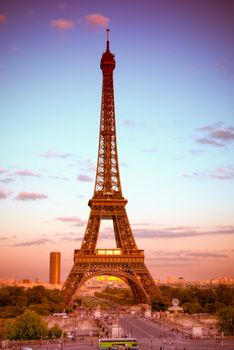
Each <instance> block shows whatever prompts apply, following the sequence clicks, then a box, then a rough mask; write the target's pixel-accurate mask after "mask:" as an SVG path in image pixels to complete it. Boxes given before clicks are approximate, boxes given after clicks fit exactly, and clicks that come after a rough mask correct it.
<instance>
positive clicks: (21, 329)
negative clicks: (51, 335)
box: [8, 310, 48, 340]
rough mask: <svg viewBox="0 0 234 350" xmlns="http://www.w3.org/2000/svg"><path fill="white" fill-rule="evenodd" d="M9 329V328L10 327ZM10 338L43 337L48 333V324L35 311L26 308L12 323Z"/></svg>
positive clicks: (27, 338)
mask: <svg viewBox="0 0 234 350" xmlns="http://www.w3.org/2000/svg"><path fill="white" fill-rule="evenodd" d="M8 329H9V328H8ZM8 334H9V338H10V339H25V340H29V339H41V338H42V337H45V336H47V335H48V327H47V324H46V323H45V322H44V321H43V319H42V318H41V316H39V315H37V314H36V313H35V312H34V311H30V310H26V311H25V312H24V313H23V314H22V315H20V316H18V317H17V318H16V319H15V322H14V323H12V332H11V333H8Z"/></svg>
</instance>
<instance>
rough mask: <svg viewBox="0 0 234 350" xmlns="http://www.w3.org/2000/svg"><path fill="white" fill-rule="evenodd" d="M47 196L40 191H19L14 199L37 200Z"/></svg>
mask: <svg viewBox="0 0 234 350" xmlns="http://www.w3.org/2000/svg"><path fill="white" fill-rule="evenodd" d="M46 198H48V196H46V195H45V194H42V193H35V192H20V193H19V194H18V195H17V196H16V197H15V199H16V200H18V201H37V200H40V199H46Z"/></svg>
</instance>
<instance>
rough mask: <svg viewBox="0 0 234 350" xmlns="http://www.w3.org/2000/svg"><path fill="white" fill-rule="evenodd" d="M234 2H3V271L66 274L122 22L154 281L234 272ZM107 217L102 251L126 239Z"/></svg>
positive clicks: (129, 184)
mask: <svg viewBox="0 0 234 350" xmlns="http://www.w3.org/2000/svg"><path fill="white" fill-rule="evenodd" d="M233 18H234V2H233V1H232V0H222V1H221V0H219V1H218V0H196V1H192V0H119V1H110V0H98V1H97V0H70V1H69V0H67V1H60V0H50V1H46V0H41V1H36V0H34V1H33V0H30V1H29V0H21V1H18V0H0V105H1V112H0V130H1V138H0V140H1V141H0V145H1V146H0V245H1V248H0V249H1V250H0V278H10V277H13V278H17V279H20V278H30V279H32V280H34V279H35V278H39V279H40V280H43V281H48V272H49V266H48V265H49V253H50V252H51V251H60V252H61V253H62V280H65V278H66V277H67V275H68V273H69V271H70V269H71V267H72V263H73V250H74V249H79V248H80V244H81V241H82V239H83V235H84V231H85V228H86V223H87V219H88V216H89V207H88V200H89V199H90V198H91V197H92V195H93V190H94V179H95V168H96V161H97V150H98V136H99V116H100V101H101V88H102V72H101V70H100V59H101V55H102V53H103V51H105V45H106V42H105V41H106V32H105V30H106V28H110V30H111V32H110V41H111V42H110V48H111V51H112V52H113V53H114V54H115V58H116V69H115V71H114V87H115V109H116V119H117V138H118V150H119V162H120V176H121V183H122V190H123V195H124V197H125V198H127V199H128V204H127V206H126V209H127V213H128V216H129V220H130V223H131V226H132V229H133V232H134V235H135V238H136V242H137V245H138V248H139V249H144V250H145V256H146V264H147V266H148V267H149V270H150V271H151V273H152V275H153V277H154V278H160V279H162V280H165V279H166V277H167V276H175V277H179V276H183V277H184V278H185V279H188V280H193V279H210V278H220V277H224V276H229V277H234V268H233V266H234V244H233V243H234V21H233ZM110 224H111V222H110V223H103V225H102V227H101V231H100V239H99V241H98V247H115V242H114V236H113V229H112V227H111V225H110Z"/></svg>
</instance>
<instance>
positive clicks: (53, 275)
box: [49, 252, 61, 284]
mask: <svg viewBox="0 0 234 350" xmlns="http://www.w3.org/2000/svg"><path fill="white" fill-rule="evenodd" d="M60 265H61V253H60V252H51V253H50V279H49V283H50V284H59V283H60Z"/></svg>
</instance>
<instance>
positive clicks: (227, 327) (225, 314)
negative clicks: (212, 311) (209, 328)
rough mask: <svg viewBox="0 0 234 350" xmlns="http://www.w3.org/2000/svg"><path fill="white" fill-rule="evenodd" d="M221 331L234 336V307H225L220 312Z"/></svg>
mask: <svg viewBox="0 0 234 350" xmlns="http://www.w3.org/2000/svg"><path fill="white" fill-rule="evenodd" d="M218 317H219V326H220V330H221V331H223V332H224V334H226V335H234V306H233V305H232V306H225V307H224V308H223V309H222V310H220V311H219V312H218Z"/></svg>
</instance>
